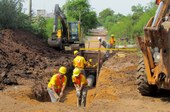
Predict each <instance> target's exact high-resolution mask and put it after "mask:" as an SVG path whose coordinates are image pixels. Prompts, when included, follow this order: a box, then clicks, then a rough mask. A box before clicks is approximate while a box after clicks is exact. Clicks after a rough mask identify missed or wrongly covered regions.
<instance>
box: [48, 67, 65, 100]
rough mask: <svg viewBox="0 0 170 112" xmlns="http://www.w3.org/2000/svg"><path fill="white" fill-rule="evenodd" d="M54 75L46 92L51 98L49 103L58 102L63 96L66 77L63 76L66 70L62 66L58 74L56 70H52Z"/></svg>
mask: <svg viewBox="0 0 170 112" xmlns="http://www.w3.org/2000/svg"><path fill="white" fill-rule="evenodd" d="M53 71H54V72H55V73H54V75H53V76H52V77H51V79H50V81H49V83H48V86H47V90H48V93H49V95H50V98H51V102H59V100H60V98H61V97H62V96H63V93H64V90H65V87H66V83H67V77H66V76H65V74H66V72H67V69H66V67H64V66H61V67H60V68H59V73H56V70H53Z"/></svg>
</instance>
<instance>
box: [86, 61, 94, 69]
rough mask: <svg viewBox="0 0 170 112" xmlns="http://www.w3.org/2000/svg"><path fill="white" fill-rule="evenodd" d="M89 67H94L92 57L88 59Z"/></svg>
mask: <svg viewBox="0 0 170 112" xmlns="http://www.w3.org/2000/svg"><path fill="white" fill-rule="evenodd" d="M87 67H89V68H90V67H93V65H92V59H89V60H88V61H87Z"/></svg>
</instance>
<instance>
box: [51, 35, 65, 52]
mask: <svg viewBox="0 0 170 112" xmlns="http://www.w3.org/2000/svg"><path fill="white" fill-rule="evenodd" d="M48 44H49V46H51V47H53V48H58V49H62V39H61V38H57V37H56V33H52V37H50V38H48Z"/></svg>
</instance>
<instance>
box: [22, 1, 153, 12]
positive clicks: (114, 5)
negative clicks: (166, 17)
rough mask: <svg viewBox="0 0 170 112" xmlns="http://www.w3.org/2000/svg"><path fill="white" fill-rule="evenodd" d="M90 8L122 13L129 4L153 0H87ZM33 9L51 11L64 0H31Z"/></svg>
mask: <svg viewBox="0 0 170 112" xmlns="http://www.w3.org/2000/svg"><path fill="white" fill-rule="evenodd" d="M89 1H90V5H91V8H92V9H93V10H94V11H96V12H97V14H98V13H99V12H101V11H102V10H104V9H106V8H110V9H112V10H114V11H115V13H121V14H124V15H127V14H130V13H131V6H133V5H138V4H141V5H142V6H146V5H147V4H148V3H150V2H151V1H155V0H89ZM28 2H29V0H25V3H24V8H25V10H26V13H27V12H28ZM32 2H33V4H32V5H33V6H32V8H33V10H34V11H36V10H37V9H46V11H47V12H52V11H53V10H54V6H55V4H59V5H60V7H61V6H62V5H63V4H65V2H66V0H32Z"/></svg>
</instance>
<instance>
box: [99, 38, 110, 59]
mask: <svg viewBox="0 0 170 112" xmlns="http://www.w3.org/2000/svg"><path fill="white" fill-rule="evenodd" d="M98 40H99V42H100V46H101V45H102V46H103V47H105V48H107V49H109V48H110V44H109V43H107V42H106V41H104V40H103V39H102V38H101V37H98ZM105 57H106V58H109V50H106V54H105Z"/></svg>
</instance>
